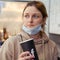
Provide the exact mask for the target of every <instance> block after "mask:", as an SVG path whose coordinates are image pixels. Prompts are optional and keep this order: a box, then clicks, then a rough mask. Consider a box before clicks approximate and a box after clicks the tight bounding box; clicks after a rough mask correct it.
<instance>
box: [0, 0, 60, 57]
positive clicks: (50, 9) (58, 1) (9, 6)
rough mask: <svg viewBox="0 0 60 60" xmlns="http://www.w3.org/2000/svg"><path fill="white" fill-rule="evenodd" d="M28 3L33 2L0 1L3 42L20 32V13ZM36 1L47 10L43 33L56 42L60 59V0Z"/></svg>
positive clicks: (24, 0)
mask: <svg viewBox="0 0 60 60" xmlns="http://www.w3.org/2000/svg"><path fill="white" fill-rule="evenodd" d="M28 1H34V0H0V32H1V33H2V35H4V36H5V35H6V36H7V37H6V38H4V39H5V40H6V39H7V38H8V37H10V36H14V35H16V34H18V33H19V32H20V28H21V26H22V18H21V17H22V11H23V8H24V7H25V5H26V4H27V2H28ZM38 1H42V2H43V3H44V4H45V6H46V8H47V13H48V18H47V22H46V26H45V27H46V28H45V32H46V33H47V35H48V36H49V38H50V39H52V40H53V41H54V42H56V44H57V46H58V50H59V57H60V0H38ZM2 38H3V37H2Z"/></svg>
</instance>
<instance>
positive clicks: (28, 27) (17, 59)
mask: <svg viewBox="0 0 60 60" xmlns="http://www.w3.org/2000/svg"><path fill="white" fill-rule="evenodd" d="M47 16H48V15H47V12H46V8H45V6H44V4H43V3H42V2H38V1H32V2H29V3H28V4H27V5H26V7H25V8H24V10H23V16H22V17H23V26H22V30H21V32H20V34H19V35H17V36H14V37H11V38H9V39H8V40H6V42H5V43H4V44H3V46H2V48H1V50H0V55H1V56H0V60H33V58H34V56H33V55H31V54H30V52H29V51H26V52H23V50H22V48H21V46H20V42H21V41H22V40H26V39H29V38H34V43H35V47H36V50H37V54H38V57H39V60H57V47H56V44H55V43H54V42H53V41H51V40H50V39H49V38H48V37H47V35H46V34H45V32H44V27H45V23H46V18H47Z"/></svg>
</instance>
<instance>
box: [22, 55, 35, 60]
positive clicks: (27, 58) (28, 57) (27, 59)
mask: <svg viewBox="0 0 60 60" xmlns="http://www.w3.org/2000/svg"><path fill="white" fill-rule="evenodd" d="M34 58H35V57H34V56H33V55H30V56H25V57H24V58H23V60H30V59H34Z"/></svg>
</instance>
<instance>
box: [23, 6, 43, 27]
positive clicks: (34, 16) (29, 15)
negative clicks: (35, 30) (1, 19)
mask: <svg viewBox="0 0 60 60" xmlns="http://www.w3.org/2000/svg"><path fill="white" fill-rule="evenodd" d="M42 20H43V16H42V14H41V12H40V11H39V10H38V9H37V8H36V7H34V6H28V7H27V8H26V9H25V11H24V16H23V24H24V25H25V26H26V27H28V28H32V27H35V26H36V25H39V24H42Z"/></svg>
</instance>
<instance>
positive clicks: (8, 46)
mask: <svg viewBox="0 0 60 60" xmlns="http://www.w3.org/2000/svg"><path fill="white" fill-rule="evenodd" d="M13 50H14V45H13V44H12V42H11V38H9V39H7V40H6V41H5V42H4V44H3V45H2V46H1V48H0V60H14V58H12V57H13V56H14V55H13V54H14V51H13Z"/></svg>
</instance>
